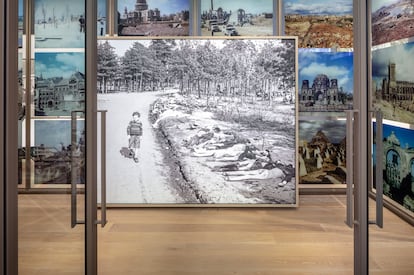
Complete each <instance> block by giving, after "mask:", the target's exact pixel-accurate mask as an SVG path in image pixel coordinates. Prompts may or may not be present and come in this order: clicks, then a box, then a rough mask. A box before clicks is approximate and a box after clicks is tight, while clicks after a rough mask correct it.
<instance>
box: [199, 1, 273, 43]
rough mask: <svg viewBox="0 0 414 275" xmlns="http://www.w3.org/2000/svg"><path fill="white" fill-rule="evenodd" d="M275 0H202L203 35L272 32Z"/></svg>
mask: <svg viewBox="0 0 414 275" xmlns="http://www.w3.org/2000/svg"><path fill="white" fill-rule="evenodd" d="M273 2H274V1H273V0H244V1H237V0H200V6H201V13H200V19H201V22H200V27H201V35H202V36H266V35H273V34H274V32H273V26H274V24H275V21H274V18H275V14H274V10H275V9H274V6H273Z"/></svg>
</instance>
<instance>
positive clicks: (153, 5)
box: [117, 0, 190, 36]
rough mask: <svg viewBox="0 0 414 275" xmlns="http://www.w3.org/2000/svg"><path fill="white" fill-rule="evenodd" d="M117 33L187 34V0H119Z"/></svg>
mask: <svg viewBox="0 0 414 275" xmlns="http://www.w3.org/2000/svg"><path fill="white" fill-rule="evenodd" d="M117 25H118V35H120V36H122V35H123V36H125V35H126V36H128V35H129V36H188V35H190V0H176V1H165V0H118V24H117Z"/></svg>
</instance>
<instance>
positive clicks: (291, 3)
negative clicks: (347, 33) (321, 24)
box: [283, 0, 375, 15]
mask: <svg viewBox="0 0 414 275" xmlns="http://www.w3.org/2000/svg"><path fill="white" fill-rule="evenodd" d="M352 2H353V1H352V0H337V1H332V0H315V1H309V0H285V1H283V3H284V12H285V14H302V15H344V14H352ZM374 2H375V1H374Z"/></svg>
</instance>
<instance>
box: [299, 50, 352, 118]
mask: <svg viewBox="0 0 414 275" xmlns="http://www.w3.org/2000/svg"><path fill="white" fill-rule="evenodd" d="M352 58H353V54H352V52H338V53H333V52H312V51H305V50H302V51H299V68H300V69H299V110H300V111H319V112H321V111H322V112H324V111H334V112H335V111H343V110H347V109H351V108H352V98H353V96H352V94H353V77H352V74H353V60H352Z"/></svg>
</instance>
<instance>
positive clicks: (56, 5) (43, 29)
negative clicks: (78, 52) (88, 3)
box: [33, 0, 86, 48]
mask: <svg viewBox="0 0 414 275" xmlns="http://www.w3.org/2000/svg"><path fill="white" fill-rule="evenodd" d="M33 21H34V35H35V47H36V48H84V47H85V31H86V29H85V28H86V21H85V0H71V1H70V2H63V1H55V0H35V1H34V20H33Z"/></svg>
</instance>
